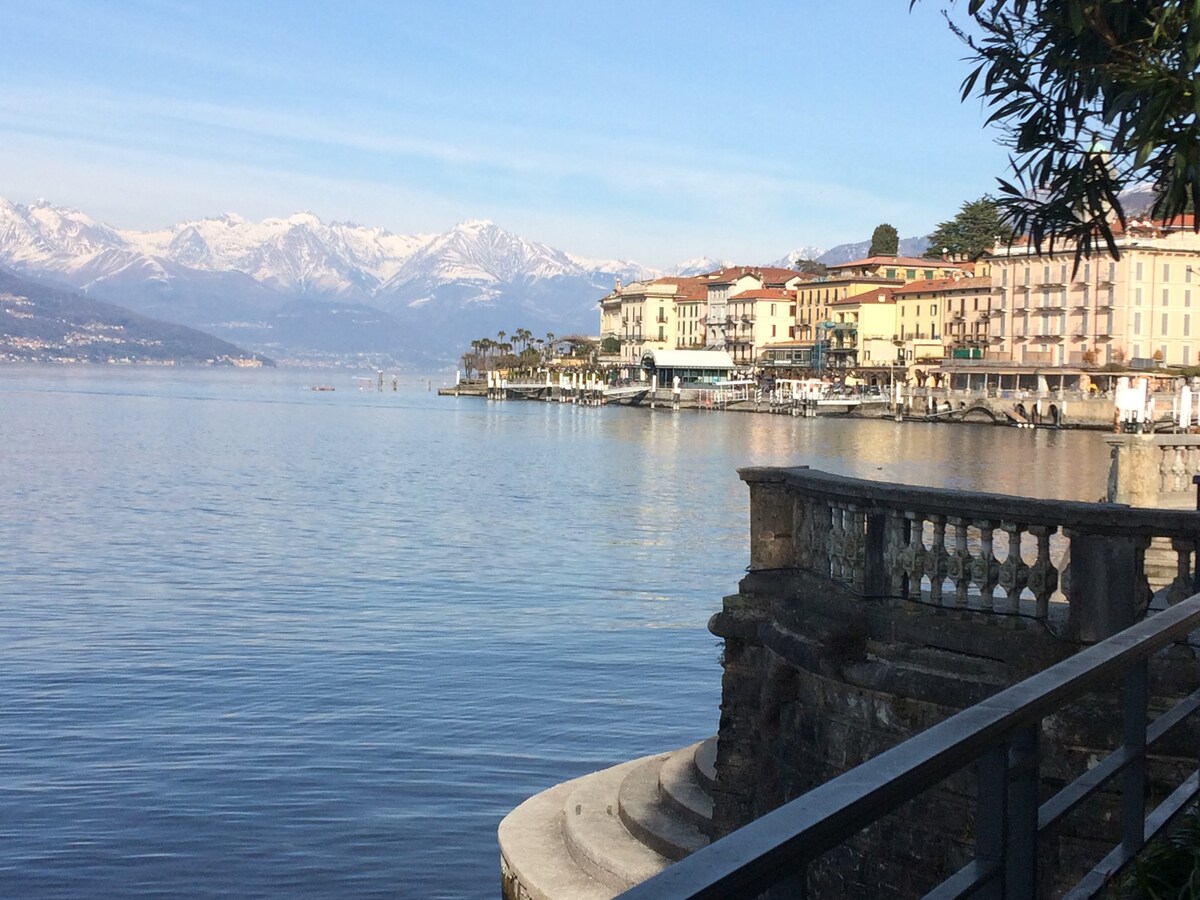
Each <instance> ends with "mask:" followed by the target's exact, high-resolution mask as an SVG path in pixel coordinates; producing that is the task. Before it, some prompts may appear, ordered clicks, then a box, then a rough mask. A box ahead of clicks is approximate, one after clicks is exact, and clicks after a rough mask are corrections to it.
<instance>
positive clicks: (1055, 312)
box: [989, 215, 1200, 367]
mask: <svg viewBox="0 0 1200 900" xmlns="http://www.w3.org/2000/svg"><path fill="white" fill-rule="evenodd" d="M1116 245H1117V250H1118V254H1119V258H1117V259H1113V258H1112V257H1110V256H1108V255H1107V254H1093V255H1092V256H1091V257H1090V258H1085V259H1083V260H1081V261H1080V262H1079V264H1078V266H1076V264H1075V254H1074V247H1073V246H1070V245H1068V246H1056V247H1055V248H1054V251H1053V252H1050V251H1049V249H1048V248H1043V250H1044V252H1043V253H1042V254H1041V255H1038V253H1037V249H1036V248H1034V247H1032V246H1030V245H1029V244H1020V245H1014V246H1012V247H1007V248H996V249H995V250H994V251H993V252H992V253H991V254H990V257H989V261H990V263H991V266H992V279H991V281H992V301H993V308H992V313H991V322H992V328H991V341H992V345H993V346H994V347H995V348H996V349H997V350H998V351H999V352H1000V353H1004V354H1009V355H1010V357H1009V358H1011V359H1012V360H1014V361H1015V362H1027V363H1038V364H1041V365H1057V366H1066V365H1080V364H1099V365H1103V364H1107V363H1117V364H1122V363H1124V364H1128V365H1134V366H1147V367H1148V366H1151V365H1154V364H1155V363H1161V364H1165V365H1179V366H1194V365H1196V364H1197V362H1198V361H1200V235H1197V234H1196V233H1195V232H1194V231H1193V230H1192V217H1191V216H1190V215H1189V216H1186V217H1183V218H1181V219H1179V220H1176V221H1175V222H1174V223H1172V224H1170V225H1167V224H1164V223H1161V222H1159V223H1155V222H1150V221H1148V220H1145V219H1135V220H1133V221H1131V222H1130V223H1129V226H1128V228H1127V229H1125V230H1124V231H1121V232H1119V233H1117V234H1116Z"/></svg>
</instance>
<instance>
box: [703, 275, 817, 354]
mask: <svg viewBox="0 0 1200 900" xmlns="http://www.w3.org/2000/svg"><path fill="white" fill-rule="evenodd" d="M807 277H808V276H806V275H802V274H801V273H799V272H797V271H795V270H794V269H781V268H773V267H770V266H760V267H757V268H756V267H752V266H731V267H727V268H724V269H719V270H718V271H716V272H711V273H709V274H708V275H703V276H701V278H702V279H703V281H704V283H705V284H706V285H707V287H708V298H707V306H708V311H707V316H706V320H705V325H706V329H705V340H706V344H707V346H708V347H710V348H715V349H717V350H729V351H730V352H732V351H733V350H734V342H735V341H740V342H741V343H743V344H744V343H745V338H746V337H747V335H746V333H745V329H744V328H734V327H733V326H734V325H735V324H738V325H743V324H745V323H742V322H741V319H740V318H739V320H738V322H737V323H735V322H734V319H733V314H732V312H731V311H730V309H729V301H730V300H731V299H732V298H734V297H737V296H739V295H741V294H745V293H746V292H747V291H755V290H770V289H779V290H785V291H790V290H792V289H794V288H795V287H796V286H797V285H799V284H800V283H801V282H802V281H804V280H805V279H806V278H807Z"/></svg>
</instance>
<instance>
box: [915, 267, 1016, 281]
mask: <svg viewBox="0 0 1200 900" xmlns="http://www.w3.org/2000/svg"><path fill="white" fill-rule="evenodd" d="M921 274H923V275H924V276H925V280H926V281H930V280H932V279H933V269H926V270H925V271H924V272H922V273H921ZM1004 274H1005V275H1007V274H1008V273H1007V272H1005V273H1004Z"/></svg>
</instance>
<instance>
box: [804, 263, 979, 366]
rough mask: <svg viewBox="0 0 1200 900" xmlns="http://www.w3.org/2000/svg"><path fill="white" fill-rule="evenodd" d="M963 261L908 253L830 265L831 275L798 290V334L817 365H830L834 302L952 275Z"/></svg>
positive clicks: (962, 269)
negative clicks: (929, 257) (912, 255)
mask: <svg viewBox="0 0 1200 900" xmlns="http://www.w3.org/2000/svg"><path fill="white" fill-rule="evenodd" d="M964 271H966V267H965V265H964V264H962V263H954V262H947V261H945V260H932V259H919V258H916V257H908V256H870V257H867V258H865V259H857V260H853V261H851V262H847V263H841V264H839V265H834V266H829V267H828V274H827V275H826V276H824V277H823V278H817V279H814V280H812V281H809V282H805V283H803V284H801V285H799V286H798V287H797V289H796V337H797V339H798V340H801V341H809V342H810V346H811V354H810V356H811V359H812V365H813V368H815V369H818V370H821V369H824V368H826V367H827V366H828V365H829V364H830V362H831V361H830V360H829V358H828V355H827V351H828V349H829V347H830V343H831V340H830V338H831V334H832V333H833V326H834V320H833V319H832V318H831V314H832V309H833V306H832V304H833V303H834V302H835V301H839V300H846V299H847V298H849V297H853V296H855V295H857V294H862V293H866V292H867V291H871V290H874V289H878V288H897V287H903V286H904V285H905V284H907V283H909V282H912V281H917V280H919V279H934V278H948V277H952V276H953V275H955V274H962V273H963V272H964Z"/></svg>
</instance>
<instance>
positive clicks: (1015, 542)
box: [997, 522, 1029, 613]
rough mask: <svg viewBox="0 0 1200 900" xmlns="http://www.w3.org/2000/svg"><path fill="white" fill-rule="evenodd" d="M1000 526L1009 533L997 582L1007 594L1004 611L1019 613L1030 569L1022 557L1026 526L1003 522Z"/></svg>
mask: <svg viewBox="0 0 1200 900" xmlns="http://www.w3.org/2000/svg"><path fill="white" fill-rule="evenodd" d="M1000 528H1001V530H1002V531H1004V533H1005V534H1007V535H1008V553H1007V555H1006V556H1005V557H1004V562H1003V564H1002V565H1001V566H1000V572H999V578H998V579H997V583H998V584H999V585H1000V587H1002V588H1003V589H1004V593H1005V595H1006V596H1007V603H1006V604H1005V609H1004V612H1008V613H1018V612H1020V611H1021V591H1022V590H1023V589H1024V588H1025V580H1026V573H1027V572H1028V571H1029V566H1027V565H1026V564H1025V560H1023V559H1021V535H1022V534H1024V533H1025V526H1024V525H1020V524H1017V523H1015V522H1001V523H1000Z"/></svg>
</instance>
